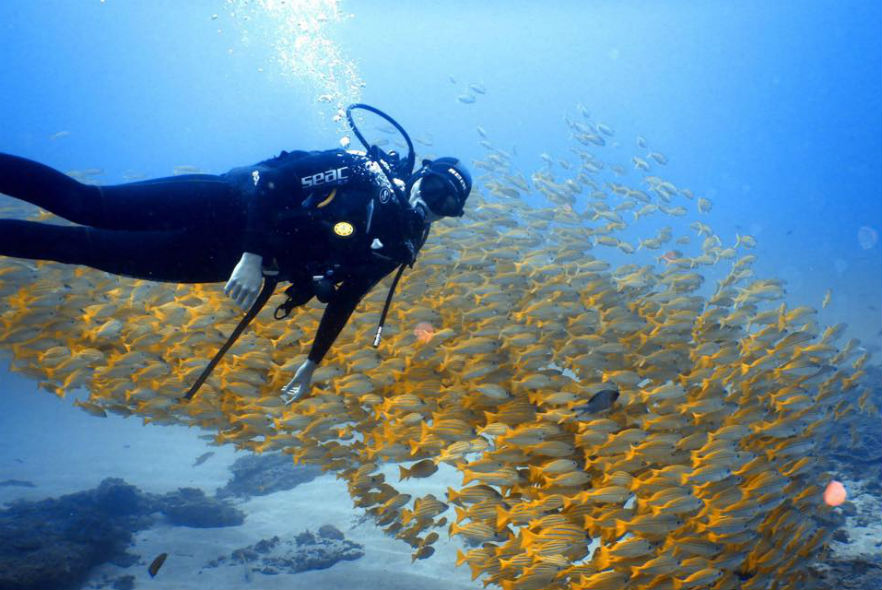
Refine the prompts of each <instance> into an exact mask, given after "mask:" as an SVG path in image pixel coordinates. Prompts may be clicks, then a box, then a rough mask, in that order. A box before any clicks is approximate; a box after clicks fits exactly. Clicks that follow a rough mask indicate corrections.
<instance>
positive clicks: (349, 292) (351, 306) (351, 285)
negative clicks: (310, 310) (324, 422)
mask: <svg viewBox="0 0 882 590" xmlns="http://www.w3.org/2000/svg"><path fill="white" fill-rule="evenodd" d="M394 268H395V266H392V267H391V268H390V267H389V266H388V265H386V264H384V265H383V267H382V269H380V270H378V271H377V272H376V274H372V275H361V276H358V277H355V278H352V279H349V280H347V281H346V282H345V283H344V284H343V285H342V286H341V287H340V288H339V289H338V290H337V293H336V294H335V295H334V298H333V299H332V300H331V302H330V303H328V306H327V307H326V308H325V313H324V314H323V315H322V321H321V323H319V327H318V330H317V331H316V334H315V338H314V339H313V341H312V349H311V350H310V351H309V356H308V358H307V360H306V361H305V362H304V363H303V364H302V365H300V367H299V368H298V369H297V372H296V373H295V374H294V378H293V379H291V381H290V382H288V384H287V385H285V387H283V388H282V399H283V400H284V401H285V403H286V404H290V403H291V402H293V401H295V400H298V399H302V398H304V397H309V395H310V388H311V386H312V373H313V372H314V371H315V370H316V368H317V367H318V365H319V363H321V362H322V359H324V358H325V354H327V352H328V350H329V349H330V348H331V345H332V344H333V343H334V340H336V339H337V336H338V335H339V334H340V331H341V330H343V327H344V326H345V325H346V322H347V321H348V320H349V317H350V316H351V315H352V312H353V311H355V308H356V306H357V305H358V302H359V301H361V299H362V298H363V297H364V296H365V295H367V293H368V292H369V291H370V290H371V289H372V288H373V287H374V285H376V284H377V283H378V282H380V280H381V279H382V278H383V277H384V276H386V275H387V274H389V273H390V272H391V270H392V269H394Z"/></svg>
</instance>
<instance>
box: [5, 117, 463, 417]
mask: <svg viewBox="0 0 882 590" xmlns="http://www.w3.org/2000/svg"><path fill="white" fill-rule="evenodd" d="M355 108H360V109H364V110H368V111H371V112H374V113H376V114H378V115H380V116H381V117H383V118H385V119H386V120H387V121H389V122H390V123H392V124H393V125H394V126H395V127H396V129H398V130H399V132H400V133H401V134H402V136H403V137H404V138H405V140H406V142H407V144H408V148H409V154H408V156H407V158H405V159H402V158H400V156H399V155H398V154H396V153H395V152H389V153H386V152H384V151H383V150H381V149H379V148H378V147H377V146H375V145H368V143H367V141H366V140H365V139H364V137H363V136H362V135H361V133H360V132H359V130H358V127H357V126H356V124H355V122H354V120H353V119H352V115H351V111H352V109H355ZM347 116H348V120H349V123H350V126H351V127H352V129H353V131H354V132H355V134H356V135H357V136H358V138H359V139H360V140H361V142H362V144H364V146H365V148H367V152H355V151H346V150H343V149H335V150H328V151H313V152H306V151H294V152H286V151H283V152H282V153H281V154H279V155H278V156H277V157H275V158H271V159H268V160H264V161H262V162H259V163H257V164H254V165H252V166H243V167H239V168H234V169H232V170H230V171H229V172H227V173H225V174H220V175H210V174H191V175H182V176H174V177H169V178H158V179H153V180H147V181H142V182H133V183H127V184H120V185H112V186H96V185H87V184H82V183H80V182H78V181H77V180H75V179H73V178H71V177H69V176H67V175H65V174H63V173H61V172H59V171H57V170H54V169H52V168H49V167H48V166H45V165H43V164H40V163H37V162H34V161H31V160H27V159H24V158H20V157H17V156H12V155H6V154H0V193H3V194H6V195H9V196H12V197H15V198H18V199H22V200H24V201H28V202H30V203H33V204H34V205H37V206H38V207H40V208H42V209H45V210H47V211H49V212H51V213H54V214H55V215H58V216H59V217H63V218H64V219H67V220H69V221H72V222H73V223H76V224H79V225H64V226H62V225H51V224H45V223H38V222H33V221H21V220H13V219H0V255H4V256H12V257H17V258H29V259H39V260H54V261H57V262H62V263H67V264H78V265H86V266H90V267H92V268H96V269H99V270H103V271H106V272H109V273H113V274H118V275H124V276H129V277H134V278H138V279H145V280H151V281H163V282H176V283H212V282H222V281H227V282H226V286H225V287H224V293H226V294H227V295H228V296H229V297H231V298H232V299H233V300H234V301H235V302H236V303H237V304H238V305H240V306H241V307H244V308H248V313H247V314H246V315H245V317H244V318H243V319H242V321H240V323H239V325H238V326H237V328H236V330H235V331H234V332H233V334H232V335H231V336H230V338H229V339H228V340H227V342H226V344H225V345H224V347H223V348H221V350H220V351H219V352H218V354H217V355H216V356H215V358H214V359H212V361H211V363H210V364H209V366H208V367H207V368H206V370H205V371H204V372H203V374H202V375H201V376H200V378H199V380H198V381H197V382H196V384H194V385H193V387H191V389H190V391H189V392H188V393H187V394H186V395H185V396H184V399H190V398H192V396H193V395H194V394H195V393H196V391H197V390H198V388H199V386H200V385H201V384H202V383H203V382H204V381H205V379H206V378H207V377H208V376H209V373H210V372H211V370H212V369H213V368H214V366H215V365H216V364H217V363H218V362H219V361H220V359H221V357H222V356H223V354H224V352H226V350H228V349H229V347H230V346H232V344H233V342H234V341H235V339H236V338H237V337H238V335H239V334H240V333H241V331H242V330H243V329H244V328H245V326H246V325H247V324H248V322H249V321H250V320H251V319H252V318H253V317H254V316H256V315H257V313H258V312H259V311H260V308H261V307H263V305H264V304H265V303H266V301H267V300H268V299H269V297H270V296H271V295H272V292H273V289H274V288H275V286H276V284H277V283H278V282H280V281H285V282H289V283H291V285H290V286H289V287H288V288H287V289H286V290H285V293H286V295H287V296H288V297H287V300H286V301H285V302H284V303H283V304H281V305H280V306H279V307H278V308H277V309H276V310H275V312H276V313H275V317H276V319H282V318H285V317H287V316H288V314H290V312H291V310H292V309H293V308H294V307H297V306H300V305H303V304H305V303H307V302H308V301H309V300H311V299H312V298H313V297H315V298H316V299H318V300H319V301H321V302H323V303H327V307H326V309H325V311H324V315H323V316H322V319H321V322H320V324H319V327H318V330H317V332H316V334H315V338H314V340H313V343H312V348H311V350H310V352H309V355H308V357H307V359H306V361H304V362H303V363H302V364H301V366H300V367H299V368H298V369H297V371H296V372H295V374H294V377H293V379H291V381H290V382H289V383H288V384H287V385H286V386H285V387H284V388H282V399H283V400H284V401H285V403H291V402H292V401H294V400H297V399H300V398H303V397H306V396H308V395H309V391H310V386H311V382H312V374H313V372H314V371H315V369H316V367H317V366H318V365H319V363H321V361H322V359H323V358H324V356H325V354H326V353H327V351H328V349H329V348H330V347H331V345H332V344H333V342H334V340H335V339H336V338H337V335H338V334H339V333H340V331H341V330H342V329H343V327H344V326H345V324H346V322H347V321H348V319H349V316H350V315H351V314H352V312H353V311H354V310H355V307H356V305H357V304H358V302H359V301H361V299H362V298H363V297H364V296H365V295H366V294H367V293H368V292H369V291H370V290H371V289H372V288H373V287H374V285H376V284H377V283H378V282H379V281H380V280H382V279H383V278H384V277H385V276H386V275H388V274H389V273H390V272H392V271H393V270H395V269H396V267H397V268H398V274H397V275H396V276H395V279H394V281H393V283H392V286H391V288H390V290H389V294H388V296H387V298H386V305H385V307H384V309H383V313H382V315H381V318H380V324H379V327H378V329H377V334H376V337H375V339H374V346H377V345H378V344H379V340H380V335H381V333H382V326H383V322H384V320H385V316H386V313H387V311H388V308H389V303H390V301H391V298H392V293H393V290H394V289H395V286H396V284H397V282H398V279H399V278H400V276H401V273H402V272H403V270H404V268H405V267H406V266H412V265H413V263H414V261H415V259H416V256H417V253H418V252H419V250H420V248H421V247H422V245H423V243H424V242H425V240H426V238H427V236H428V232H429V227H430V225H431V223H432V222H433V221H436V220H438V219H441V218H442V217H451V216H453V217H459V216H462V215H463V208H464V206H465V202H466V198H467V197H468V195H469V192H470V191H471V186H472V179H471V176H470V174H469V172H468V170H467V169H466V167H465V166H464V165H463V164H462V163H461V162H460V161H459V160H457V159H456V158H450V157H445V158H437V159H435V160H423V162H422V166H421V167H420V168H419V169H418V170H417V171H416V172H414V171H413V166H414V151H413V144H412V143H411V141H410V138H409V137H408V136H407V133H406V132H405V131H404V130H403V129H402V128H401V127H400V126H399V125H398V123H397V122H395V121H394V120H393V119H391V118H390V117H388V115H385V113H382V111H379V110H377V109H374V108H373V107H369V106H368V105H362V104H356V105H351V106H350V107H349V109H348V110H347ZM261 285H263V287H262V288H261Z"/></svg>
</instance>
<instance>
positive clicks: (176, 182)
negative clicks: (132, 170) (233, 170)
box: [93, 174, 247, 231]
mask: <svg viewBox="0 0 882 590" xmlns="http://www.w3.org/2000/svg"><path fill="white" fill-rule="evenodd" d="M98 188H99V191H100V193H101V196H102V208H103V212H104V218H105V220H106V222H105V224H104V225H102V226H100V227H106V228H108V229H124V230H135V231H137V230H175V229H181V228H185V227H193V226H197V225H198V226H208V227H214V226H217V225H224V226H229V225H236V224H237V223H238V225H240V226H241V227H244V225H245V215H246V209H247V205H246V202H245V199H244V198H243V196H242V195H240V194H239V193H238V191H237V190H236V189H235V187H234V186H233V184H232V183H230V182H227V181H226V180H225V179H224V178H223V177H221V176H215V175H212V174H187V175H182V176H170V177H167V178H155V179H152V180H145V181H142V182H131V183H128V184H116V185H109V186H100V187H98ZM93 225H94V224H93Z"/></svg>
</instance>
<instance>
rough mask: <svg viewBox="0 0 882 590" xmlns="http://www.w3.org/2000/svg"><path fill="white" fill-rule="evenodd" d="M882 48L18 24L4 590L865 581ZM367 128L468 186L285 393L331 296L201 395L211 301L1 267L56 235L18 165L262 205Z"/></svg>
mask: <svg viewBox="0 0 882 590" xmlns="http://www.w3.org/2000/svg"><path fill="white" fill-rule="evenodd" d="M880 22H882V6H880V5H879V4H878V3H875V2H846V3H842V2H833V1H828V0H810V1H807V2H801V3H789V2H788V3H772V4H771V5H770V3H766V2H759V1H754V0H748V1H743V2H738V3H730V2H704V3H692V2H682V1H671V2H664V3H661V2H645V1H622V2H607V1H603V2H601V1H597V2H593V1H592V2H575V1H572V2H570V1H562V2H551V3H538V2H527V1H512V2H501V1H499V2H495V1H491V2H481V3H477V2H464V1H451V2H421V3H409V2H389V1H386V0H378V1H376V2H374V1H370V2H354V1H345V0H300V1H296V0H288V1H283V0H200V1H199V2H187V3H181V2H172V1H171V0H159V1H154V2H142V1H123V0H82V1H79V2H66V1H62V0H40V1H28V2H26V1H24V0H11V1H8V2H3V3H0V31H2V38H3V43H2V50H0V51H2V53H0V55H2V59H0V105H2V108H0V152H2V153H0V193H3V192H4V187H7V188H6V189H5V190H6V192H8V193H9V194H0V212H2V215H0V232H7V234H6V236H2V235H0V357H2V359H0V410H2V411H0V433H2V436H3V441H2V445H0V448H2V451H0V533H2V534H0V588H27V587H57V588H117V589H130V588H243V587H255V588H331V589H346V588H426V589H428V588H481V587H484V586H485V585H489V586H490V587H501V588H504V589H505V590H518V589H520V590H529V589H534V588H535V589H538V588H574V589H579V588H584V589H607V588H609V589H617V588H641V589H642V588H646V589H650V588H653V589H662V588H671V589H674V590H680V589H683V588H715V589H721V590H722V589H727V588H732V589H735V588H739V589H740V588H744V589H752V588H770V589H771V588H834V587H836V588H864V587H880V586H882V559H880V548H882V518H880V514H882V511H880V506H882V500H880V496H882V423H880V412H879V406H880V404H882V380H880V378H882V366H880V351H882V311H880V305H882V244H880V241H879V232H882V37H880V36H879V25H880ZM352 103H366V104H368V105H372V106H375V107H377V108H379V109H382V111H384V112H386V113H388V114H389V115H391V116H392V117H393V118H394V119H395V120H396V121H397V122H398V123H400V124H401V125H402V126H403V127H404V129H406V131H407V132H408V133H409V135H410V137H411V138H412V139H413V143H414V147H415V152H416V163H417V168H419V167H420V162H421V161H422V160H423V159H429V160H432V159H436V158H439V157H444V156H452V157H456V158H458V159H459V160H460V162H461V163H462V164H463V165H464V166H465V167H466V168H467V169H468V171H469V172H470V175H471V179H472V181H473V185H472V187H471V194H470V196H469V198H468V201H467V202H466V204H465V210H464V215H463V216H462V217H456V216H453V217H444V218H441V219H440V220H437V221H433V223H432V225H431V230H430V232H429V234H428V238H427V240H426V242H425V244H424V245H423V246H422V248H418V250H419V251H418V255H417V257H416V260H415V263H414V264H413V266H412V267H411V268H406V269H405V270H404V271H403V274H402V275H401V279H400V282H398V284H397V286H395V289H394V298H393V299H392V301H391V304H390V307H389V312H388V317H387V318H386V321H385V326H384V331H383V334H382V336H383V337H382V341H381V342H380V343H379V346H377V347H374V346H372V342H373V340H374V335H375V332H376V330H377V324H378V321H379V317H380V315H381V313H382V311H383V308H384V304H385V303H386V295H387V293H388V292H389V289H390V286H391V284H392V282H393V281H392V276H391V275H390V276H388V277H387V278H385V279H383V280H382V281H380V282H379V284H377V285H376V286H375V287H374V288H373V289H372V290H371V291H370V293H369V294H368V295H367V296H365V297H364V298H363V299H362V300H361V301H360V302H359V303H358V306H357V307H356V309H355V312H354V313H353V314H352V316H351V317H350V318H349V320H348V322H346V324H345V327H344V328H343V329H342V331H341V332H340V334H339V337H337V338H336V340H334V341H333V345H332V346H331V347H330V349H329V350H328V352H327V354H326V355H325V356H324V358H321V359H319V360H320V363H319V364H318V366H317V368H315V372H314V373H313V375H312V385H311V390H310V391H309V395H304V396H303V397H301V398H300V399H296V400H295V401H293V403H285V400H283V399H282V397H280V391H281V389H282V388H283V387H284V386H285V385H286V384H287V383H288V382H289V381H290V380H291V379H292V377H294V376H295V374H296V373H297V371H298V368H299V367H303V366H304V365H303V363H304V361H306V360H307V355H308V354H309V353H310V347H311V345H312V343H313V338H314V336H315V335H316V331H317V329H318V327H319V323H320V320H321V318H322V313H323V311H324V309H325V303H322V302H320V301H318V300H315V299H314V300H312V301H310V302H309V303H307V304H306V305H304V306H302V307H298V308H297V309H294V310H293V312H292V313H291V315H290V316H289V317H287V318H285V319H281V320H277V319H274V317H273V310H275V309H276V308H277V307H278V306H279V305H280V304H282V303H283V302H284V301H285V295H284V293H283V292H282V291H283V290H282V289H281V288H280V289H278V290H277V292H276V293H275V294H274V295H273V296H272V297H271V299H270V300H269V302H268V303H267V306H266V307H265V308H263V310H261V311H260V313H258V314H257V316H256V317H255V318H254V320H253V321H252V322H251V323H250V324H249V325H248V326H247V328H246V329H245V330H244V331H243V333H242V334H241V336H240V337H239V338H238V340H236V342H235V344H233V345H232V347H231V348H230V350H229V351H228V352H227V353H226V355H225V356H224V357H223V358H222V359H221V360H220V362H219V363H218V364H217V366H216V367H215V368H214V370H213V372H212V373H211V375H210V376H209V377H208V378H207V380H206V381H205V382H204V384H203V385H202V387H201V388H200V389H199V391H198V393H196V394H195V395H194V396H193V398H192V399H190V400H185V399H182V396H183V395H184V394H185V393H186V392H187V391H188V389H190V387H191V386H192V385H193V384H194V383H195V382H196V380H197V378H198V377H199V375H200V374H202V372H203V370H204V369H205V367H206V365H207V364H208V362H209V361H210V360H211V359H212V357H213V356H214V355H215V353H216V352H217V351H218V349H219V348H220V347H221V346H222V345H223V344H224V342H225V341H226V340H227V338H228V336H229V335H230V333H231V332H232V331H233V329H234V328H235V327H236V325H237V323H238V322H239V320H240V319H241V318H242V316H243V314H244V311H243V310H242V309H241V308H240V307H238V306H237V305H236V303H235V302H234V301H233V300H231V299H230V297H228V296H226V295H225V293H224V281H225V280H226V279H224V281H219V282H207V283H180V284H178V283H174V282H152V281H147V280H142V279H136V278H130V277H126V276H117V275H112V274H108V273H105V272H102V271H100V270H96V269H93V268H89V267H87V266H75V265H67V264H62V263H59V262H54V261H50V260H35V259H30V258H18V257H15V256H11V255H4V253H5V254H10V253H21V251H22V250H21V248H22V247H23V246H22V244H20V243H10V242H12V241H13V240H11V239H10V236H12V233H8V232H11V231H12V229H11V228H16V231H20V230H21V228H23V227H33V226H28V225H27V224H23V222H24V221H29V222H40V223H42V224H52V225H54V226H65V227H67V226H70V225H71V221H72V220H70V219H63V218H62V217H60V216H57V215H54V214H53V213H52V212H49V211H45V210H42V209H40V208H39V207H37V206H34V205H33V204H31V203H29V202H26V201H25V200H23V197H22V194H16V191H18V187H20V186H23V185H26V184H27V183H28V182H30V181H29V180H28V179H29V178H31V180H33V178H32V177H28V176H27V175H26V174H25V173H24V172H23V170H28V171H30V170H32V168H29V167H28V166H30V164H28V163H27V162H28V161H33V162H39V163H40V164H43V165H45V166H48V167H51V168H53V169H55V170H58V171H61V172H63V173H64V174H65V175H66V177H64V181H63V182H68V179H69V178H72V179H74V180H76V181H77V182H78V183H82V184H83V185H97V186H99V187H108V186H110V185H119V184H124V183H132V182H139V181H144V180H149V179H154V178H162V177H174V178H177V177H180V178H178V180H183V179H185V178H190V176H188V175H220V174H224V173H226V172H227V171H229V170H231V169H234V168H237V167H240V166H248V167H253V168H254V170H253V172H252V173H251V174H249V175H247V176H246V177H245V180H246V184H248V183H250V182H251V179H252V177H253V186H254V187H257V186H258V183H259V182H260V177H261V176H264V178H266V177H267V172H266V171H265V169H264V168H260V166H259V165H258V164H254V163H256V162H261V163H264V161H265V160H267V159H269V158H274V157H275V156H277V155H278V154H280V153H281V152H283V151H285V152H294V151H295V150H307V151H314V150H331V149H335V148H346V149H361V148H362V146H361V145H360V143H359V140H358V138H357V137H356V136H355V135H354V134H353V131H352V129H351V128H350V127H349V126H348V125H347V121H346V116H345V109H346V107H347V106H348V105H350V104H352ZM357 122H358V125H359V126H360V129H361V130H362V131H363V132H364V134H365V137H366V139H367V140H368V141H369V142H370V143H371V144H372V145H375V146H378V147H379V148H382V149H383V150H384V151H389V150H393V149H394V150H397V151H402V150H404V151H406V148H405V146H404V144H403V143H401V141H400V137H399V135H398V134H396V133H395V130H394V128H393V127H391V126H390V125H389V124H388V123H387V122H385V121H383V120H382V119H381V118H380V117H377V116H375V115H371V114H369V113H366V112H364V111H361V112H360V113H358V115H357ZM283 155H284V154H283ZM12 156H15V157H17V158H13V157H12ZM22 159H26V160H22ZM16 162H17V163H19V164H20V165H19V164H16V165H13V164H12V163H16ZM258 168H260V172H259V171H258ZM243 170H246V172H247V170H250V168H248V169H243ZM335 170H339V169H335ZM28 174H30V172H28ZM337 174H338V172H334V175H335V176H334V177H333V179H332V180H333V182H336V181H337V180H338V178H337V176H336V175H337ZM457 174H458V172H457ZM429 177H431V175H429ZM192 178H201V177H196V176H193V177H192ZM330 178H331V177H330V176H322V177H321V179H320V180H314V181H311V182H317V183H318V184H321V183H323V182H324V181H325V180H327V179H330ZM383 182H385V180H383ZM70 184H71V185H74V183H70ZM427 185H428V182H427ZM74 186H78V185H74ZM304 186H306V185H304ZM13 189H15V190H13ZM101 190H103V191H104V193H106V194H111V193H112V191H113V189H109V188H103V189H101ZM418 190H422V189H421V188H419V189H418ZM426 190H427V191H428V189H426ZM101 194H103V193H101ZM310 194H313V193H310ZM315 194H316V195H318V193H315ZM335 194H336V192H334V191H332V192H330V193H328V194H325V193H321V198H316V199H314V200H316V201H318V200H321V199H325V200H322V201H321V203H320V204H319V205H318V206H317V209H318V208H320V207H324V206H325V205H326V204H327V203H330V202H331V201H332V200H333V199H334V196H335ZM426 194H427V195H428V194H429V193H428V192H427V193H426ZM16 197H20V198H16ZM427 198H428V197H427ZM31 200H34V199H31ZM169 202H170V203H172V201H169ZM372 203H373V201H372ZM383 203H384V204H385V201H383ZM372 206H373V205H372ZM376 206H377V207H379V206H380V205H379V201H377V204H376ZM219 210H220V209H219V208H218V209H215V208H213V207H212V206H210V205H209V206H206V207H205V208H204V209H202V210H200V213H204V217H205V219H206V220H212V223H208V224H205V228H207V230H206V232H207V233H206V240H207V241H210V243H212V244H214V243H218V244H220V243H223V242H224V240H225V239H226V238H227V237H228V235H229V234H230V233H231V232H230V230H229V229H228V226H225V225H224V223H225V222H226V221H228V220H227V219H225V218H224V217H223V215H221V213H219ZM371 211H373V209H371ZM423 211H424V213H425V209H424V210H423ZM89 213H90V214H94V211H90V212H89ZM214 220H216V221H217V223H216V225H213V223H214ZM73 221H74V222H75V223H76V220H73ZM341 223H342V222H341ZM347 225H348V222H346V225H342V226H341V225H340V224H339V223H338V224H336V225H334V231H335V232H340V233H338V235H340V236H343V235H344V233H345V232H351V231H353V230H352V225H348V227H347ZM344 230H345V231H344ZM60 231H61V230H60ZM16 235H17V234H16ZM58 235H62V234H61V233H59V234H58ZM346 235H349V234H348V233H347V234H346ZM384 239H385V238H384ZM375 242H376V240H375ZM144 243H145V244H150V243H153V242H146V241H145V242H144ZM52 246H53V247H54V248H55V250H60V251H64V250H65V247H66V246H69V247H70V248H71V249H73V248H74V245H73V243H72V242H71V243H70V244H61V245H59V244H57V243H56V244H54V245H52ZM300 247H301V246H300V245H297V244H295V245H294V246H292V248H293V249H295V250H296V249H298V248H300ZM309 247H310V244H304V245H303V248H304V249H308V248H309ZM371 247H372V248H374V249H377V248H382V247H383V245H382V243H380V244H379V246H378V245H377V244H374V245H373V246H371ZM146 248H147V246H145V249H146ZM41 251H42V250H41ZM176 254H178V256H179V257H180V259H182V260H183V259H185V258H187V256H188V255H189V254H190V252H189V251H179V252H177V253H176ZM237 254H238V252H237ZM146 257H147V258H149V251H147V255H146ZM168 257H169V258H170V259H171V258H175V253H174V252H173V253H171V255H169V256H168ZM237 258H238V256H237ZM169 262H171V261H169ZM234 263H235V260H234V261H233V264H234ZM232 272H233V266H232V264H231V265H230V266H229V271H228V272H226V274H227V275H229V274H230V273H232ZM326 278H328V280H330V278H332V277H330V278H329V277H326ZM327 284H328V285H329V288H330V289H332V290H333V284H332V283H327ZM343 286H344V287H345V281H344V282H343ZM338 288H339V287H338ZM332 298H333V296H332Z"/></svg>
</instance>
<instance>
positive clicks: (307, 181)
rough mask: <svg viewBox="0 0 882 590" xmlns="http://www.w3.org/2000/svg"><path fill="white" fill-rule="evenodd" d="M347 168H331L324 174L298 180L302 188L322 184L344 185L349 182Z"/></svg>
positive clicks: (320, 173)
mask: <svg viewBox="0 0 882 590" xmlns="http://www.w3.org/2000/svg"><path fill="white" fill-rule="evenodd" d="M348 171H349V167H348V166H343V167H342V168H332V169H330V170H325V171H324V172H317V173H316V174H313V175H311V176H304V177H303V178H301V179H300V184H301V186H302V187H303V188H313V187H317V186H321V185H323V184H345V183H346V181H347V180H349V174H348Z"/></svg>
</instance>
